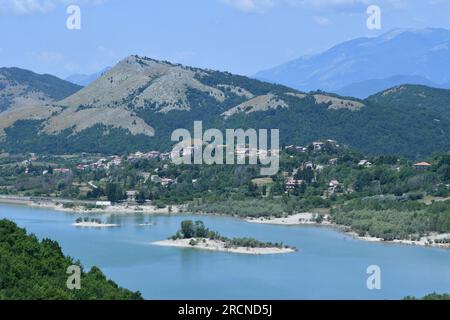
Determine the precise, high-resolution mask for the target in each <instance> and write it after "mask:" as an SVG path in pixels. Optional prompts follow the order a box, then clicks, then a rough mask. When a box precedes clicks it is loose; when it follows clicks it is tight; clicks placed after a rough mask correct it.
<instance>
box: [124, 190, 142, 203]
mask: <svg viewBox="0 0 450 320" xmlns="http://www.w3.org/2000/svg"><path fill="white" fill-rule="evenodd" d="M138 193H139V192H137V191H135V190H130V191H127V192H126V194H127V200H128V201H132V202H134V201H136V198H137V196H138Z"/></svg>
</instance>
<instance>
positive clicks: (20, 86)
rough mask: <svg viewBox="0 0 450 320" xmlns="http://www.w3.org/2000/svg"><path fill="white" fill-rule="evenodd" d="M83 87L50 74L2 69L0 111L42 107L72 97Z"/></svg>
mask: <svg viewBox="0 0 450 320" xmlns="http://www.w3.org/2000/svg"><path fill="white" fill-rule="evenodd" d="M80 89H81V87H80V86H78V85H75V84H73V83H70V82H68V81H64V80H61V79H59V78H57V77H55V76H52V75H48V74H44V75H41V74H37V73H34V72H31V71H28V70H24V69H19V68H0V111H4V110H6V109H9V108H10V107H15V106H17V107H21V106H33V105H42V104H44V103H51V102H54V101H57V100H61V99H63V98H65V97H67V96H70V95H72V94H74V93H75V92H77V91H78V90H80Z"/></svg>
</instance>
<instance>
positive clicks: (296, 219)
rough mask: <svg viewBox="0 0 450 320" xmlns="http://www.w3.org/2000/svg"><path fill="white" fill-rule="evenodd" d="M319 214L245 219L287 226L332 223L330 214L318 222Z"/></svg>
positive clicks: (251, 221)
mask: <svg viewBox="0 0 450 320" xmlns="http://www.w3.org/2000/svg"><path fill="white" fill-rule="evenodd" d="M316 215H317V214H314V213H297V214H294V215H291V216H288V217H284V218H266V217H261V218H248V219H246V220H245V221H247V222H250V223H260V224H274V225H285V226H295V225H331V223H330V222H329V221H328V215H326V216H324V220H323V221H322V222H321V223H318V222H317V221H316V220H315V217H316Z"/></svg>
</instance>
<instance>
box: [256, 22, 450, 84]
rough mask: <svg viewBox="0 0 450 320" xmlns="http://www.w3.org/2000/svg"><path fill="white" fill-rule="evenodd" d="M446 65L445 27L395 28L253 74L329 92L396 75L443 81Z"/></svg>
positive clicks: (448, 35)
mask: <svg viewBox="0 0 450 320" xmlns="http://www.w3.org/2000/svg"><path fill="white" fill-rule="evenodd" d="M449 70H450V31H449V30H446V29H433V28H430V29H421V30H412V29H398V30H393V31H390V32H387V33H385V34H383V35H381V36H379V37H373V38H367V37H364V38H357V39H354V40H351V41H347V42H344V43H342V44H339V45H337V46H335V47H333V48H331V49H329V50H327V51H325V52H323V53H320V54H316V55H310V56H304V57H301V58H299V59H297V60H293V61H290V62H288V63H285V64H282V65H280V66H278V67H275V68H273V69H269V70H265V71H261V72H259V73H257V74H256V76H255V77H256V78H258V79H262V80H266V81H270V82H275V83H280V84H284V85H287V86H290V87H293V88H296V89H299V90H304V91H309V90H317V89H320V90H325V91H332V92H333V91H338V90H340V89H341V88H343V87H346V86H348V85H351V84H355V83H360V82H363V81H367V80H373V79H386V78H390V77H393V76H397V75H404V76H408V75H410V76H419V77H422V78H425V79H428V80H429V81H431V82H434V83H437V84H444V83H448V82H450V72H449ZM374 85H376V83H374ZM373 90H375V91H376V89H373Z"/></svg>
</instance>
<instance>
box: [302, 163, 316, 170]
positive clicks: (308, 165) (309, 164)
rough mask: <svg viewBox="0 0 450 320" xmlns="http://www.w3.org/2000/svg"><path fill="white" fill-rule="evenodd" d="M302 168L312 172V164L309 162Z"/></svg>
mask: <svg viewBox="0 0 450 320" xmlns="http://www.w3.org/2000/svg"><path fill="white" fill-rule="evenodd" d="M303 168H304V169H308V168H309V169H311V170H314V163H312V162H311V161H308V162H306V163H305V165H304V167H303Z"/></svg>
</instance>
